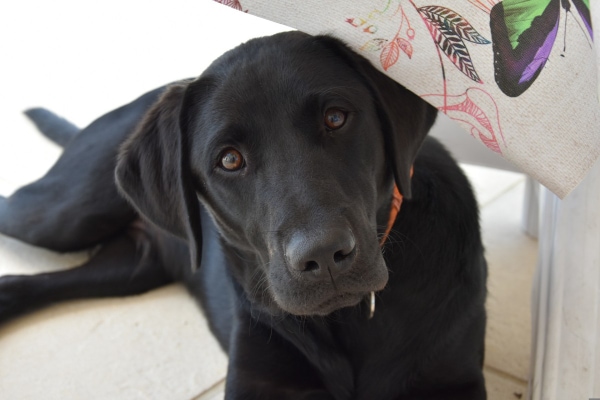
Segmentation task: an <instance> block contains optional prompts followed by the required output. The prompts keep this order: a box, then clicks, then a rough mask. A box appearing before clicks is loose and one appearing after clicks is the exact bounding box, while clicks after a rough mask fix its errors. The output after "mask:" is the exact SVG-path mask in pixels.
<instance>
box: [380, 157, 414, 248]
mask: <svg viewBox="0 0 600 400" xmlns="http://www.w3.org/2000/svg"><path fill="white" fill-rule="evenodd" d="M413 172H414V168H413V167H410V177H411V178H412V176H413ZM402 200H403V197H402V194H401V193H400V190H398V185H396V184H394V194H393V196H392V205H391V206H390V216H389V218H388V223H387V227H386V228H385V233H384V234H383V237H382V238H381V240H379V246H380V247H383V245H384V244H385V241H386V240H387V238H388V236H389V235H390V231H391V230H392V227H393V226H394V222H396V217H397V216H398V213H399V212H400V207H402Z"/></svg>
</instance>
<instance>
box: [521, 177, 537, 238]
mask: <svg viewBox="0 0 600 400" xmlns="http://www.w3.org/2000/svg"><path fill="white" fill-rule="evenodd" d="M539 226H540V184H539V183H538V182H537V181H535V180H534V179H532V178H530V177H529V176H527V180H526V181H525V197H524V199H523V215H522V222H521V227H522V228H523V231H524V232H525V233H526V234H527V235H529V236H531V237H532V238H537V237H538V235H539Z"/></svg>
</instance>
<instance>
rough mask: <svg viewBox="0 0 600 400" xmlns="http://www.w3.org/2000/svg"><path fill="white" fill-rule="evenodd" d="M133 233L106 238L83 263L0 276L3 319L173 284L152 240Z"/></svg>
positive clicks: (0, 308)
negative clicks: (70, 302)
mask: <svg viewBox="0 0 600 400" xmlns="http://www.w3.org/2000/svg"><path fill="white" fill-rule="evenodd" d="M131 232H132V231H130V232H128V233H123V234H121V235H119V236H117V237H115V238H113V239H111V240H110V241H108V242H107V243H106V244H105V245H104V246H103V247H102V248H101V249H100V250H99V251H98V253H97V254H96V255H94V256H93V257H92V258H91V259H90V260H89V261H88V262H87V263H85V264H83V265H82V266H80V267H76V268H73V269H69V270H65V271H60V272H51V273H44V274H38V275H6V276H3V277H0V322H4V321H6V320H7V319H9V318H12V317H14V316H17V315H20V314H22V313H24V312H26V311H29V310H32V309H35V308H38V307H40V306H43V305H47V304H50V303H53V302H57V301H61V300H68V299H75V298H91V297H110V296H127V295H132V294H138V293H143V292H146V291H148V290H151V289H153V288H156V287H159V286H162V285H165V284H167V283H169V282H171V281H172V278H171V277H170V276H169V274H167V272H166V271H165V269H164V267H163V265H162V263H161V261H160V260H161V257H160V256H159V255H158V254H157V247H156V245H155V244H154V243H153V241H152V240H150V239H149V237H148V236H147V235H146V234H145V233H143V232H140V231H137V233H134V234H131ZM134 232H136V231H134Z"/></svg>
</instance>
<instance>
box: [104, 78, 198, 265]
mask: <svg viewBox="0 0 600 400" xmlns="http://www.w3.org/2000/svg"><path fill="white" fill-rule="evenodd" d="M188 83H189V81H182V82H179V83H176V84H173V85H171V86H170V87H168V88H167V89H166V90H165V92H164V93H163V94H162V96H161V97H160V99H159V100H158V101H157V102H156V103H155V104H154V105H153V106H152V107H151V108H150V110H149V111H148V112H147V113H146V116H145V117H144V119H143V120H142V122H141V123H140V124H139V125H138V127H137V130H136V131H135V132H134V133H133V134H132V135H131V136H130V137H129V138H128V139H127V141H126V142H125V143H124V144H123V146H122V147H121V152H120V154H119V159H118V161H117V167H116V171H115V177H116V182H117V186H118V187H119V189H120V191H121V193H122V194H124V195H125V197H126V198H127V199H128V200H129V201H130V202H131V204H132V205H133V206H134V208H135V209H136V210H137V211H138V212H139V213H140V214H141V215H143V216H144V217H145V218H146V219H148V220H149V221H151V222H152V223H154V224H155V225H157V226H159V227H160V228H162V229H164V230H166V231H168V232H171V233H173V234H174V235H176V236H179V237H180V238H182V239H185V240H186V241H187V242H188V246H189V248H190V253H191V258H192V259H191V261H192V269H196V268H197V267H198V266H199V265H200V260H201V255H202V229H201V224H200V209H199V204H198V199H197V198H196V193H195V191H194V188H193V185H192V184H191V182H192V179H191V176H189V174H190V169H189V167H188V165H189V163H188V152H187V151H184V149H187V148H188V146H187V141H186V137H185V136H184V135H182V132H181V129H180V114H181V109H182V102H183V99H184V95H185V92H186V89H187V87H188Z"/></svg>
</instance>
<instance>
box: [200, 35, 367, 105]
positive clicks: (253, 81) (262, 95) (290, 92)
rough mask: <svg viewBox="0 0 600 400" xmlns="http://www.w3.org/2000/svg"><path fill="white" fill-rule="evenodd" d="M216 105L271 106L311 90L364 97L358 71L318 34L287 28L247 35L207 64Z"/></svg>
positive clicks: (309, 93) (297, 99)
mask: <svg viewBox="0 0 600 400" xmlns="http://www.w3.org/2000/svg"><path fill="white" fill-rule="evenodd" d="M209 73H210V74H212V75H214V76H217V77H218V78H217V80H218V82H219V85H218V89H217V90H216V92H215V93H214V97H213V100H214V101H215V103H216V104H217V105H218V106H220V107H218V108H226V109H228V110H231V109H232V108H242V109H244V110H249V109H252V108H254V107H257V108H258V110H257V111H259V110H265V109H268V110H275V109H277V108H281V107H282V106H283V107H288V108H289V107H294V105H297V104H299V103H301V102H303V101H304V100H305V99H306V98H307V97H309V96H315V95H319V94H326V93H329V94H331V93H337V94H339V95H340V96H342V97H346V98H356V99H361V98H364V97H365V95H367V97H368V94H369V93H368V90H367V88H366V85H364V83H363V81H362V79H361V76H360V74H359V72H357V71H356V70H354V69H353V68H352V66H350V65H348V63H346V62H345V61H344V60H343V59H342V58H341V57H339V56H338V55H337V54H335V52H334V51H332V49H330V48H328V47H327V46H324V45H323V44H321V43H320V42H319V41H318V40H317V39H315V38H313V37H310V36H308V35H303V34H300V33H299V32H288V33H285V34H280V35H275V36H271V37H267V38H260V39H255V40H253V41H250V42H248V43H246V44H244V45H242V46H239V47H238V48H236V49H234V50H232V51H230V52H229V53H227V54H226V55H225V56H224V57H222V60H219V62H216V63H215V64H214V65H213V66H211V68H210V70H209Z"/></svg>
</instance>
